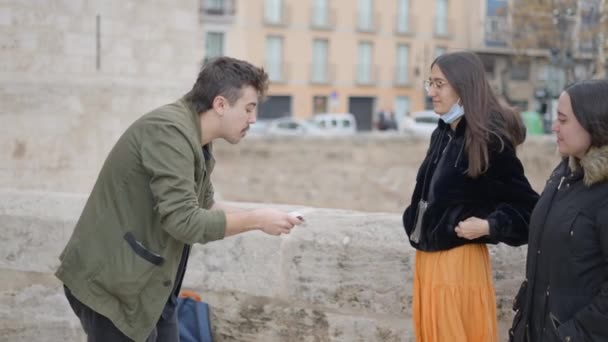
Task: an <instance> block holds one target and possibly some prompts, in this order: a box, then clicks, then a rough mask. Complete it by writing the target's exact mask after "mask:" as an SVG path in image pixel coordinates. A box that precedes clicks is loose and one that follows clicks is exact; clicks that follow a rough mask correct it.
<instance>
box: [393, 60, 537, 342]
mask: <svg viewBox="0 0 608 342" xmlns="http://www.w3.org/2000/svg"><path fill="white" fill-rule="evenodd" d="M425 86H426V91H427V93H428V96H430V97H431V98H432V100H433V109H434V111H435V112H436V113H437V114H439V115H440V118H441V120H440V121H439V124H438V127H437V129H435V131H434V132H433V134H432V136H431V142H430V147H429V149H428V151H427V154H426V157H425V159H424V161H423V162H422V165H421V166H420V168H419V170H418V175H417V178H416V187H415V189H414V193H413V195H412V199H411V202H410V205H409V207H408V208H407V209H406V210H405V212H404V214H403V225H404V227H405V231H406V233H407V234H408V236H409V240H410V243H411V245H412V246H413V247H414V248H416V250H417V251H416V268H415V275H414V294H413V297H414V304H413V318H414V329H415V333H416V340H417V341H424V342H435V341H437V342H439V341H463V342H465V341H466V342H477V341H479V342H495V341H498V332H497V320H496V300H495V295H494V287H493V282H492V271H491V265H490V258H489V253H488V248H487V246H486V244H487V243H493V244H496V243H499V242H504V243H506V244H508V245H512V246H518V245H522V244H525V243H526V242H527V239H528V220H529V217H530V213H531V211H532V209H533V207H534V205H535V204H536V201H537V200H538V194H537V193H536V192H535V191H534V190H532V188H531V186H530V184H529V182H528V180H527V179H526V177H525V175H524V169H523V166H522V164H521V162H520V160H519V159H518V158H517V155H516V153H515V149H516V147H517V146H518V145H520V144H521V143H522V142H523V141H524V139H525V127H524V126H523V123H522V120H521V118H520V117H519V115H518V113H516V112H515V111H513V110H512V109H510V108H507V107H505V106H503V105H501V104H500V103H499V102H498V99H497V98H496V95H495V94H494V93H493V91H492V88H491V87H490V84H489V83H488V81H487V79H486V76H485V71H484V67H483V64H482V62H481V60H480V59H479V57H477V55H475V54H473V53H470V52H456V53H450V54H444V55H441V56H439V57H438V58H437V59H436V60H435V61H434V62H433V63H432V65H431V75H430V78H429V79H428V80H427V82H426V84H425Z"/></svg>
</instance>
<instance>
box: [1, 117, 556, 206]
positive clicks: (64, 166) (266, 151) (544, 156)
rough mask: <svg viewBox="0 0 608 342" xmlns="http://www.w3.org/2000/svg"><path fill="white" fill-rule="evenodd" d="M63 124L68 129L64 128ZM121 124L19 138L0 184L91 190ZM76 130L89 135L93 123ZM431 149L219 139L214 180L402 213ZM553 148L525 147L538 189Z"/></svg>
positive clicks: (291, 198)
mask: <svg viewBox="0 0 608 342" xmlns="http://www.w3.org/2000/svg"><path fill="white" fill-rule="evenodd" d="M57 131H58V132H59V133H58V134H61V131H62V128H58V129H57ZM118 131H120V129H119V128H118V126H117V127H116V128H115V129H114V130H112V129H108V131H107V134H108V135H107V136H106V137H105V138H106V140H105V142H104V143H100V144H99V145H95V144H93V143H91V144H88V145H86V144H85V145H80V144H78V141H79V140H78V138H77V137H76V136H73V137H70V136H67V137H65V136H64V137H61V138H60V137H59V136H55V135H48V134H46V133H41V137H40V139H38V140H37V141H38V142H45V143H46V145H45V146H44V147H43V146H38V147H37V149H30V148H29V147H23V149H27V152H25V154H24V156H22V157H16V156H15V154H16V153H17V152H16V151H20V148H19V145H14V146H13V147H11V149H12V150H13V152H12V153H13V156H10V155H9V156H6V157H7V158H6V159H5V160H2V161H0V165H2V166H1V167H0V187H10V188H15V189H24V190H46V191H63V192H79V193H87V192H88V191H90V188H91V187H92V185H93V182H94V181H95V177H96V176H97V173H98V172H99V168H100V167H101V163H102V162H103V159H104V158H105V154H106V153H107V152H106V150H108V149H109V148H110V147H111V141H113V140H114V139H115V137H117V134H116V132H118ZM22 132H27V131H22ZM77 132H79V133H77ZM112 132H113V133H112ZM73 133H74V134H78V135H86V130H84V131H83V130H81V129H75V130H73ZM29 134H30V133H27V134H23V135H21V136H22V137H24V136H25V137H27V136H29ZM31 134H34V132H33V131H32V132H31ZM9 136H10V135H9ZM98 138H99V139H100V141H101V140H103V139H102V137H101V136H99V137H98ZM18 139H24V138H18ZM18 139H17V140H18ZM25 139H27V138H25ZM32 139H33V138H32ZM34 140H35V139H34ZM24 144H25V143H24ZM7 145H8V146H11V141H7V138H6V136H0V146H7ZM27 146H30V144H29V143H28V144H27ZM427 148H428V142H427V140H426V139H423V138H414V137H408V136H403V135H383V134H361V135H354V136H350V137H322V138H320V137H247V138H245V140H244V141H242V142H241V143H240V144H238V145H229V144H228V143H226V142H224V141H218V142H217V143H216V146H215V157H216V159H217V160H218V162H217V164H216V168H215V170H214V172H213V175H212V180H213V182H214V185H215V189H216V191H217V192H218V194H219V197H221V198H223V199H226V200H232V201H245V202H270V203H290V204H299V205H308V206H314V207H324V208H340V209H352V210H362V211H381V212H400V211H402V210H403V208H405V206H406V205H407V204H408V203H409V200H410V196H411V193H412V191H413V187H414V185H415V177H416V171H417V168H418V166H419V165H420V163H421V161H422V159H423V158H424V154H425V152H426V149H427ZM84 151H86V152H84ZM554 151H555V143H554V141H553V139H552V138H549V137H544V138H543V137H532V138H530V139H529V140H528V141H527V142H526V143H525V144H524V146H522V147H521V148H520V150H519V155H520V157H521V159H522V161H523V163H524V166H525V170H526V173H527V175H528V177H529V179H530V182H531V183H532V185H533V187H534V188H535V189H536V190H538V191H541V190H542V188H543V186H544V183H545V180H546V178H547V177H548V176H549V174H550V172H551V170H552V169H553V168H554V166H555V165H556V163H557V160H558V158H557V156H556V154H555V152H554Z"/></svg>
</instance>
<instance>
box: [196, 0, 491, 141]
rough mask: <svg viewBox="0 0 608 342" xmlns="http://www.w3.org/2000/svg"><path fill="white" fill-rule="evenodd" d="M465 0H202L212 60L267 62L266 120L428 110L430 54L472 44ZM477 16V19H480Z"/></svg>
mask: <svg viewBox="0 0 608 342" xmlns="http://www.w3.org/2000/svg"><path fill="white" fill-rule="evenodd" d="M468 7H476V6H472V4H471V3H469V2H466V1H465V0H426V1H425V0H356V1H353V0H306V1H301V0H299V1H297V0H224V1H221V0H215V1H214V0H203V2H202V10H201V21H202V27H203V31H204V35H205V37H206V38H205V47H206V49H205V51H206V56H207V57H214V56H217V55H229V56H233V57H237V58H243V59H247V60H249V61H252V62H253V63H255V64H257V65H263V66H264V67H265V68H266V70H267V71H268V73H269V75H270V78H271V81H272V82H271V87H270V94H269V95H270V96H269V98H268V101H267V102H265V103H264V104H263V105H262V106H261V108H260V112H259V116H260V118H276V117H281V116H293V117H297V118H308V117H311V116H313V115H314V114H316V113H322V112H333V113H344V112H350V113H353V114H354V115H355V116H356V118H357V123H358V127H359V129H360V130H370V129H373V127H374V121H375V114H374V113H376V112H377V111H379V110H381V109H385V110H392V111H394V113H395V114H396V118H397V119H400V118H401V117H403V116H404V115H407V113H408V112H411V111H417V110H422V109H424V108H425V97H426V96H425V93H424V91H423V87H422V83H423V80H424V78H425V77H427V76H428V72H429V65H430V63H431V62H432V61H433V59H434V57H435V56H437V55H438V54H441V53H443V52H445V51H449V50H455V49H463V48H467V47H468V46H470V45H471V41H470V35H469V34H467V31H468V30H470V29H471V28H472V26H471V25H470V18H471V13H472V12H474V11H476V10H475V9H471V8H468ZM479 19H480V20H481V18H479Z"/></svg>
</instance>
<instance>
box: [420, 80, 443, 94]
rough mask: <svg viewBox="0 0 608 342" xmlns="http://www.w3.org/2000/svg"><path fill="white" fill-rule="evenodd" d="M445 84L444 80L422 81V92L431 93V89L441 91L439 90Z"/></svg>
mask: <svg viewBox="0 0 608 342" xmlns="http://www.w3.org/2000/svg"><path fill="white" fill-rule="evenodd" d="M446 84H447V82H446V81H444V80H432V79H430V78H429V79H428V80H425V81H424V90H426V91H427V92H429V91H431V88H435V89H437V90H441V88H442V87H443V86H444V85H446Z"/></svg>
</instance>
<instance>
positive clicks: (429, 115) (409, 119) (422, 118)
mask: <svg viewBox="0 0 608 342" xmlns="http://www.w3.org/2000/svg"><path fill="white" fill-rule="evenodd" d="M438 121H439V115H438V114H437V113H435V112H433V111H432V110H423V111H419V112H413V113H411V114H410V115H409V116H406V117H404V118H403V119H402V120H401V122H400V123H399V131H400V132H404V133H407V134H413V135H421V136H430V135H431V133H433V131H434V130H435V128H437V123H438Z"/></svg>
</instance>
